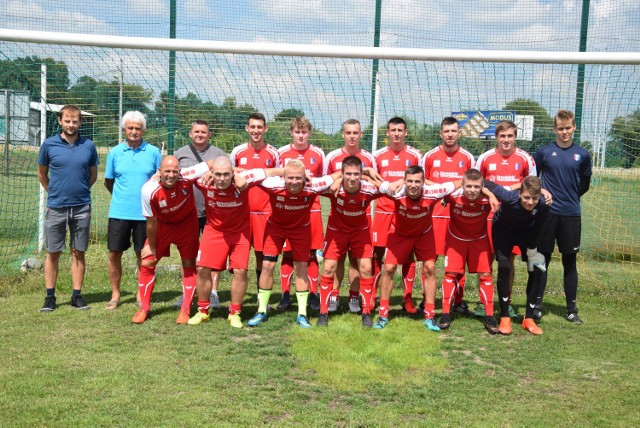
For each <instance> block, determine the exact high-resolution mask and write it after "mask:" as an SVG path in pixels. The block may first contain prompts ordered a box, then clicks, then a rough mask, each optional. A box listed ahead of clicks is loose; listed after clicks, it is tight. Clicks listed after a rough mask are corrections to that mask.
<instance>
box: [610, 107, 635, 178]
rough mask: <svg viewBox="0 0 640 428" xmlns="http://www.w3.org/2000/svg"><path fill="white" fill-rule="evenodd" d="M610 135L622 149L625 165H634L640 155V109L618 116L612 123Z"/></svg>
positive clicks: (626, 166) (629, 166)
mask: <svg viewBox="0 0 640 428" xmlns="http://www.w3.org/2000/svg"><path fill="white" fill-rule="evenodd" d="M609 136H610V137H611V140H612V142H614V143H617V144H619V145H620V147H621V149H622V156H623V166H624V167H625V168H631V167H633V166H634V164H635V162H636V160H637V159H638V158H639V157H640V109H638V110H636V111H634V112H633V113H631V114H628V115H627V116H618V117H616V118H615V119H614V120H613V122H612V124H611V130H610V131H609Z"/></svg>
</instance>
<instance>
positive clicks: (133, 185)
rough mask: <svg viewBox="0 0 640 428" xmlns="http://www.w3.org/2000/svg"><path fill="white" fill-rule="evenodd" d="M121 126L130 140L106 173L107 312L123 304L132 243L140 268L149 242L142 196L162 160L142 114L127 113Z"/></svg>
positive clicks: (111, 158) (113, 152)
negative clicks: (148, 138) (125, 257)
mask: <svg viewBox="0 0 640 428" xmlns="http://www.w3.org/2000/svg"><path fill="white" fill-rule="evenodd" d="M120 126H122V129H123V130H124V133H125V136H126V140H125V141H124V142H122V143H120V144H118V145H117V146H116V147H114V148H113V149H111V151H109V154H108V155H107V165H106V168H105V171H104V185H105V187H106V188H107V190H109V193H111V204H110V205H109V226H108V232H107V247H108V248H109V283H110V284H111V300H109V303H107V306H106V309H116V308H117V307H118V305H119V304H120V281H121V278H122V253H123V252H124V251H126V250H127V249H128V248H129V247H130V246H131V240H133V251H134V252H135V253H136V258H137V265H138V269H140V260H141V259H140V252H141V251H142V248H143V247H144V242H145V240H146V239H147V229H146V224H147V222H146V219H145V217H144V216H143V215H142V203H141V198H140V193H141V189H142V185H143V184H144V183H146V182H147V181H148V180H149V178H150V177H151V176H152V175H153V174H154V173H155V172H156V171H157V170H158V168H160V162H161V161H162V155H161V154H160V150H159V149H158V148H157V147H154V146H152V145H151V144H149V143H148V142H146V141H144V140H143V139H142V137H143V136H144V131H145V130H146V129H147V120H146V118H145V117H144V115H143V114H142V113H140V112H139V111H128V112H126V113H125V114H124V116H122V120H121V121H120ZM137 300H140V299H137Z"/></svg>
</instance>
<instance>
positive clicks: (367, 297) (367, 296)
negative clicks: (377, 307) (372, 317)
mask: <svg viewBox="0 0 640 428" xmlns="http://www.w3.org/2000/svg"><path fill="white" fill-rule="evenodd" d="M372 292H373V278H360V295H361V296H362V299H361V300H362V314H363V315H364V314H370V313H371V308H372V307H373V306H371V293H372ZM349 295H351V292H349Z"/></svg>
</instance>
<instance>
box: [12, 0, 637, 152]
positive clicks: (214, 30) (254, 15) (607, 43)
mask: <svg viewBox="0 0 640 428" xmlns="http://www.w3.org/2000/svg"><path fill="white" fill-rule="evenodd" d="M374 4H375V2H374V1H373V0H340V1H337V0H306V1H304V2H300V1H294V0H268V1H267V0H236V1H205V0H191V1H179V2H178V10H177V15H178V19H177V24H178V26H177V35H178V38H187V39H204V40H220V41H243V42H266V43H269V42H273V43H310V44H332V45H349V46H370V45H371V44H372V40H373V24H374V14H375V11H374V9H373V5H374ZM382 4H383V8H382V27H381V46H383V47H388V48H396V47H412V48H437V49H509V50H514V49H521V50H560V51H576V50H577V49H578V42H579V30H580V14H581V9H580V8H581V4H582V1H580V0H569V1H559V0H511V1H503V0H494V1H489V0H476V1H452V0H382ZM0 7H2V10H4V11H6V13H5V14H4V15H3V16H1V17H0V27H4V28H16V29H30V30H51V31H68V32H77V33H93V34H107V35H126V36H145V37H167V36H168V32H169V23H168V21H169V19H168V16H169V1H168V0H112V1H109V2H95V1H94V2H91V1H89V2H87V1H83V2H80V1H77V0H66V1H56V0H47V1H45V0H0ZM66 24H69V25H66ZM588 40H589V43H588V50H591V51H634V52H640V2H638V1H637V0H618V1H615V0H607V1H604V0H599V1H598V0H591V15H590V25H589V39H588ZM0 47H1V50H2V52H3V53H4V54H5V55H7V56H9V57H12V56H23V55H24V54H39V55H41V56H52V55H53V56H59V57H58V58H56V59H64V60H65V61H67V63H68V64H69V65H70V68H71V71H72V73H73V75H72V79H77V78H78V77H80V76H82V75H83V74H88V75H92V76H104V77H103V78H105V79H107V80H110V78H111V76H113V75H114V74H117V69H118V68H119V64H120V61H121V60H122V62H123V66H124V69H125V81H127V82H128V83H140V84H142V85H143V86H145V87H150V88H151V89H152V90H153V91H154V94H155V95H156V96H157V95H158V94H159V92H160V91H161V90H163V89H165V88H166V86H167V68H166V64H167V56H166V54H164V53H158V52H145V51H121V50H120V51H117V50H112V49H88V50H82V48H75V50H66V51H58V53H56V51H55V49H58V48H57V47H56V48H52V47H37V46H25V45H22V46H20V47H19V48H17V47H15V46H12V45H10V44H4V43H3V44H0ZM89 58H91V59H92V61H89V60H88V59H89ZM587 76H588V78H587V82H586V85H585V86H586V94H585V103H586V104H588V105H585V122H587V123H596V122H597V123H598V125H597V126H596V125H594V126H591V125H588V126H587V127H586V128H588V129H584V130H583V131H584V134H585V136H586V137H588V138H590V139H595V138H603V137H602V134H603V133H605V132H606V126H605V125H600V123H606V122H607V121H608V120H609V119H611V118H612V117H615V116H617V115H620V114H628V113H629V112H631V111H633V110H635V109H636V108H638V100H637V90H638V88H637V86H638V80H640V79H639V78H638V67H612V66H588V67H587ZM597 76H600V78H597ZM605 76H606V77H607V79H605ZM575 78H576V67H575V66H559V65H555V66H554V65H526V66H525V65H500V64H462V63H420V62H391V61H381V72H380V81H381V92H380V110H379V111H380V118H381V119H380V120H381V122H384V121H385V120H386V118H388V117H390V116H392V115H395V114H405V115H408V116H410V117H414V118H416V119H417V120H418V121H420V122H426V123H432V122H438V121H439V120H440V118H441V117H442V116H444V115H447V114H449V113H450V112H451V111H452V110H467V109H495V108H500V107H502V105H504V104H505V103H506V102H507V101H510V100H512V99H514V98H520V97H523V98H532V99H534V100H536V101H538V102H540V103H542V104H543V106H544V107H545V108H547V109H548V110H549V111H550V112H551V113H552V112H553V111H555V110H556V109H558V108H561V107H568V108H573V105H574V102H575ZM370 79H371V61H363V60H349V59H344V60H328V59H319V58H312V59H301V58H274V57H259V56H255V57H248V56H230V55H227V56H222V55H213V54H207V55H203V54H178V81H177V91H178V93H179V95H181V96H184V95H186V94H187V93H188V92H193V93H196V94H198V95H199V96H200V97H201V98H202V99H203V100H211V101H213V102H216V103H219V102H221V101H222V100H223V99H224V98H225V97H228V96H235V97H236V98H237V100H238V102H239V103H241V104H242V103H249V104H252V105H254V106H255V107H257V108H258V109H260V110H262V111H264V112H265V113H266V114H267V116H268V117H273V115H274V114H275V113H277V112H278V111H280V110H281V109H284V108H288V107H296V108H301V109H302V110H304V111H305V112H306V113H307V115H308V116H309V117H310V119H311V120H312V121H313V122H314V124H316V126H317V127H319V128H320V129H323V130H325V131H328V132H333V131H335V130H336V129H337V128H338V127H339V125H340V123H341V122H342V121H343V120H344V119H346V118H347V117H356V118H358V119H360V120H361V121H363V122H364V123H367V122H368V114H369V109H370V106H369V97H370V92H369V91H370V89H369V85H370ZM614 85H615V86H614Z"/></svg>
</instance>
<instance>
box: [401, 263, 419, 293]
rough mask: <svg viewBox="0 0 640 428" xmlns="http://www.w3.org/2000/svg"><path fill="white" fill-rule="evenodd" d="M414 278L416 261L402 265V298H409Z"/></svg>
mask: <svg viewBox="0 0 640 428" xmlns="http://www.w3.org/2000/svg"><path fill="white" fill-rule="evenodd" d="M415 280H416V262H410V263H405V264H403V265H402V285H403V286H404V295H403V296H404V300H405V301H406V300H408V299H411V295H412V294H413V283H414V281H415Z"/></svg>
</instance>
